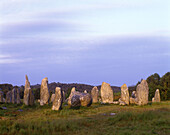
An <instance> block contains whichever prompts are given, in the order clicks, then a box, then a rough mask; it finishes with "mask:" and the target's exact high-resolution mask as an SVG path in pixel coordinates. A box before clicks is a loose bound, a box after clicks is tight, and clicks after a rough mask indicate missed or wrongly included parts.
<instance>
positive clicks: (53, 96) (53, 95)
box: [50, 94, 55, 103]
mask: <svg viewBox="0 0 170 135" xmlns="http://www.w3.org/2000/svg"><path fill="white" fill-rule="evenodd" d="M54 99H55V94H52V95H51V98H50V103H52V102H53V101H54Z"/></svg>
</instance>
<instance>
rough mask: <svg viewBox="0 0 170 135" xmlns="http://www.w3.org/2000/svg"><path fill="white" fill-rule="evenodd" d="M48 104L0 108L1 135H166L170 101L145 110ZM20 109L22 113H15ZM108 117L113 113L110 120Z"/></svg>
mask: <svg viewBox="0 0 170 135" xmlns="http://www.w3.org/2000/svg"><path fill="white" fill-rule="evenodd" d="M51 106H52V105H51V104H50V105H46V106H43V107H42V106H39V104H38V103H37V104H36V105H35V106H32V107H29V106H24V105H13V104H0V107H7V110H2V109H1V110H0V134H1V135H39V134H41V135H53V134H54V135H56V134H57V135H68V134H71V135H72V134H74V135H87V134H88V135H131V134H135V135H168V134H170V101H166V102H161V103H154V104H151V103H150V104H149V105H146V106H136V105H133V106H131V105H130V106H119V105H109V104H107V105H101V104H92V106H90V107H81V108H80V109H70V108H69V107H68V106H65V105H63V109H62V110H61V111H52V110H51ZM19 109H22V110H23V111H18V110H19ZM110 113H116V115H114V116H111V115H110Z"/></svg>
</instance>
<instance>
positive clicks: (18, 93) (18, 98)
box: [16, 89, 21, 104]
mask: <svg viewBox="0 0 170 135" xmlns="http://www.w3.org/2000/svg"><path fill="white" fill-rule="evenodd" d="M16 91H17V99H16V103H17V104H20V103H21V99H20V89H17V90H16Z"/></svg>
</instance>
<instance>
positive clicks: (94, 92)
mask: <svg viewBox="0 0 170 135" xmlns="http://www.w3.org/2000/svg"><path fill="white" fill-rule="evenodd" d="M91 96H92V99H93V103H97V102H98V98H99V90H98V88H97V87H96V86H95V87H93V89H92V90H91Z"/></svg>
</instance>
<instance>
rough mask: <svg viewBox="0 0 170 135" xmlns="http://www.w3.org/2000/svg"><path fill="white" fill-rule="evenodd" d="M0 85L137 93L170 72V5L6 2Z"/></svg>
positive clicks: (0, 11)
mask: <svg viewBox="0 0 170 135" xmlns="http://www.w3.org/2000/svg"><path fill="white" fill-rule="evenodd" d="M0 19H1V22H0V84H4V83H9V84H12V85H24V84H25V75H26V74H27V75H28V78H29V81H30V83H31V85H33V84H41V81H42V79H43V78H45V77H48V79H49V83H51V82H60V83H79V84H89V85H94V86H95V85H101V84H102V82H107V83H109V84H110V85H111V86H118V87H120V86H122V85H123V84H124V83H126V84H127V85H128V86H132V85H136V84H137V82H138V81H140V80H141V79H142V78H143V79H147V77H148V76H150V75H152V74H154V73H158V74H159V75H160V76H161V77H162V76H163V75H164V74H165V73H167V72H169V69H170V1H168V0H164V1H161V0H150V1H147V0H139V1H135V0H122V1H119V0H114V1H113V0H108V1H102V0H86V1H78V0H69V1H62V0H58V1H55V0H47V1H41V0H29V1H22V0H2V1H1V2H0Z"/></svg>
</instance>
